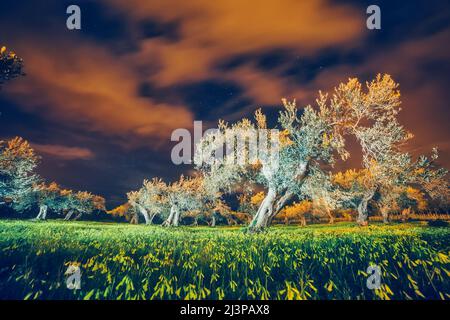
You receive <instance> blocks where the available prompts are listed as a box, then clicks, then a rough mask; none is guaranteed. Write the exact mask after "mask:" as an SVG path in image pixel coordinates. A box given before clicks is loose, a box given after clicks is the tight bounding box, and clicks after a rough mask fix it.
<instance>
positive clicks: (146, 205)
mask: <svg viewBox="0 0 450 320" xmlns="http://www.w3.org/2000/svg"><path fill="white" fill-rule="evenodd" d="M166 192H167V185H166V184H165V183H164V182H163V181H162V180H161V179H159V178H154V179H152V180H144V183H143V186H142V187H141V188H140V189H139V190H138V191H132V192H129V193H127V196H128V202H129V203H130V204H131V206H132V207H133V208H134V209H135V210H136V211H137V212H140V213H142V214H144V217H145V214H147V213H148V214H149V216H150V218H152V217H155V216H156V215H161V214H163V213H164V212H166V211H168V210H169V209H170V208H169V207H168V205H169V204H168V202H167V197H166ZM142 209H144V210H145V211H143V210H142ZM146 218H148V217H146Z"/></svg>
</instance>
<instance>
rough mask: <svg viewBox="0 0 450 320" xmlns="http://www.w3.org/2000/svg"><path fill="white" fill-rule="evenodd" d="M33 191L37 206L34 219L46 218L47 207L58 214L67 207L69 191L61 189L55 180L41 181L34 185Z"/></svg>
mask: <svg viewBox="0 0 450 320" xmlns="http://www.w3.org/2000/svg"><path fill="white" fill-rule="evenodd" d="M34 192H35V194H36V198H37V204H38V207H39V213H38V215H37V216H36V218H35V220H46V219H47V213H48V210H49V209H50V210H51V211H53V212H56V213H58V214H59V213H60V212H61V211H63V210H64V209H67V207H68V199H69V197H68V196H69V191H67V192H66V190H64V189H61V187H60V186H59V185H58V184H57V183H56V182H51V183H50V184H46V183H41V184H39V185H37V186H36V187H35V190H34Z"/></svg>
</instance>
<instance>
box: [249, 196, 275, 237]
mask: <svg viewBox="0 0 450 320" xmlns="http://www.w3.org/2000/svg"><path fill="white" fill-rule="evenodd" d="M276 196H277V193H276V191H275V189H273V188H269V191H268V192H267V195H266V197H265V198H264V200H263V201H262V203H261V205H260V206H259V209H258V212H256V215H255V216H254V217H253V220H252V222H250V226H249V230H250V231H251V232H256V231H260V230H262V229H264V228H266V227H268V226H269V223H270V220H271V217H272V216H273V212H274V203H275V200H276Z"/></svg>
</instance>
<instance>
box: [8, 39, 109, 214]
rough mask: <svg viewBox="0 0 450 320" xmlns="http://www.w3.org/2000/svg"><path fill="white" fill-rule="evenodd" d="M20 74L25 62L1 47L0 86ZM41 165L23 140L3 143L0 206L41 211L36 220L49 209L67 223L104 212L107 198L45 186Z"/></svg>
mask: <svg viewBox="0 0 450 320" xmlns="http://www.w3.org/2000/svg"><path fill="white" fill-rule="evenodd" d="M21 75H24V72H23V61H22V59H21V58H19V57H18V56H17V55H16V54H15V53H14V52H12V51H8V50H7V49H6V47H1V48H0V85H2V84H4V83H5V82H7V81H9V80H11V79H14V78H16V77H18V76H21ZM38 162H39V157H38V156H37V155H36V153H35V151H34V150H33V149H32V148H31V146H30V144H29V143H28V142H27V141H26V140H24V139H22V138H21V137H16V138H13V139H10V140H8V141H2V140H0V206H8V207H10V208H12V209H13V210H15V211H16V212H19V213H23V212H26V211H30V210H33V209H34V208H38V210H39V213H38V215H37V216H36V219H37V220H45V219H46V217H47V212H48V211H49V210H50V211H52V212H54V213H57V214H65V217H64V219H65V220H69V219H71V218H75V219H78V218H80V217H81V215H83V214H90V213H92V212H94V211H96V210H105V199H104V198H102V197H100V196H96V195H93V194H91V193H90V192H87V191H78V192H76V191H72V190H68V189H64V188H61V187H60V186H59V185H58V184H57V183H55V182H51V183H49V184H48V183H45V181H44V179H43V178H41V177H40V176H39V175H38V174H37V173H36V171H35V170H36V167H37V165H38ZM74 214H75V216H74Z"/></svg>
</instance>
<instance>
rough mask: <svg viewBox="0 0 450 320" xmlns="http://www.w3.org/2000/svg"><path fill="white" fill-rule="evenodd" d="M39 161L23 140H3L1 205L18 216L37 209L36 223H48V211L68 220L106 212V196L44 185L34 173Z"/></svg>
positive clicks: (0, 160)
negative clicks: (95, 212) (42, 221)
mask: <svg viewBox="0 0 450 320" xmlns="http://www.w3.org/2000/svg"><path fill="white" fill-rule="evenodd" d="M38 160H39V157H38V156H37V155H36V154H35V152H34V150H33V149H32V148H31V147H30V145H29V143H28V142H27V141H25V140H24V139H22V138H20V137H16V138H13V139H11V140H9V141H0V205H4V206H8V207H10V208H12V209H13V210H15V211H16V212H19V213H23V212H28V211H30V210H33V209H34V208H38V209H39V213H38V215H37V216H36V218H35V219H36V220H45V219H46V218H47V212H48V211H49V210H50V211H52V212H54V213H56V214H64V215H65V217H64V219H65V220H69V219H71V218H75V219H79V218H80V217H81V216H82V215H83V214H91V213H93V212H94V211H97V210H99V211H102V210H103V211H104V210H105V199H104V198H103V197H100V196H96V195H93V194H91V193H90V192H87V191H77V192H76V191H72V190H68V189H64V188H62V187H60V186H59V185H58V184H57V183H55V182H51V183H49V184H47V183H45V182H44V180H43V179H42V178H41V177H40V176H39V175H38V174H37V173H36V172H35V168H36V167H37V164H38ZM74 214H75V216H74Z"/></svg>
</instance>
